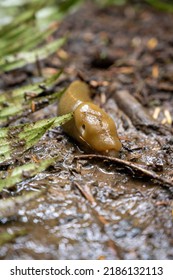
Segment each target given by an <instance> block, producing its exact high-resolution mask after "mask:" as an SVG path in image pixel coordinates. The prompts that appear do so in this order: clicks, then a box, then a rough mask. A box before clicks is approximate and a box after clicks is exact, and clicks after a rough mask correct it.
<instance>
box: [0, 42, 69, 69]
mask: <svg viewBox="0 0 173 280" xmlns="http://www.w3.org/2000/svg"><path fill="white" fill-rule="evenodd" d="M65 41H66V38H60V39H57V40H55V41H53V42H50V43H48V44H47V45H45V46H43V47H40V48H37V49H35V50H33V51H30V52H23V53H18V54H17V55H15V56H14V55H11V56H10V55H9V56H5V57H3V58H2V59H0V73H2V72H6V71H11V70H14V69H17V68H21V67H23V66H25V65H27V64H31V63H34V62H36V61H37V60H42V59H45V58H47V57H48V56H50V55H51V54H53V53H55V52H56V51H57V50H58V49H59V48H60V47H61V46H62V45H63V44H64V43H65Z"/></svg>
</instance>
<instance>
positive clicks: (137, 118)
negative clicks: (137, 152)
mask: <svg viewBox="0 0 173 280" xmlns="http://www.w3.org/2000/svg"><path fill="white" fill-rule="evenodd" d="M113 98H114V99H115V101H116V103H117V105H118V106H119V108H120V109H121V110H122V111H123V112H124V113H125V114H126V115H127V116H128V117H129V118H130V120H131V121H132V123H133V125H134V126H135V127H136V128H137V129H140V130H142V131H143V132H144V133H146V134H149V133H151V132H152V133H155V134H156V133H157V134H160V135H170V134H171V135H172V132H173V130H172V128H170V127H169V126H163V125H162V124H160V123H159V122H157V121H156V120H154V119H153V118H152V117H151V116H150V115H149V114H148V113H147V111H146V110H145V108H144V107H143V106H142V104H141V103H139V102H138V100H137V99H136V98H135V97H133V96H132V95H131V94H130V92H128V91H127V90H119V91H116V92H114V94H113Z"/></svg>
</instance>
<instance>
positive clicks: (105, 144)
mask: <svg viewBox="0 0 173 280" xmlns="http://www.w3.org/2000/svg"><path fill="white" fill-rule="evenodd" d="M74 122H75V126H76V129H77V132H78V138H79V140H80V141H81V142H85V143H87V145H88V146H89V147H90V148H91V149H93V150H96V151H98V152H102V153H107V152H110V151H115V152H118V151H120V149H121V147H122V145H121V142H120V140H119V138H118V135H117V130H116V126H115V124H114V121H113V119H112V118H111V117H110V116H109V115H108V114H107V113H106V112H105V111H104V110H102V109H100V108H99V107H98V106H97V105H95V104H93V103H90V102H85V103H81V104H80V105H79V106H78V107H77V108H76V110H75V111H74Z"/></svg>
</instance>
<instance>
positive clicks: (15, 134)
mask: <svg viewBox="0 0 173 280" xmlns="http://www.w3.org/2000/svg"><path fill="white" fill-rule="evenodd" d="M71 118H72V114H67V115H63V116H59V117H55V118H50V119H44V120H40V121H37V122H35V123H31V124H24V125H18V126H13V127H12V126H11V127H7V128H1V129H0V163H3V162H4V161H6V160H9V159H11V158H15V157H16V156H20V155H22V154H23V153H24V152H25V151H26V150H28V149H29V148H31V147H32V146H33V145H35V144H36V143H37V142H38V141H39V140H40V138H41V137H42V136H43V135H44V133H45V132H46V131H47V130H48V129H50V128H52V127H55V126H59V125H62V124H63V123H65V122H67V121H68V120H70V119H71Z"/></svg>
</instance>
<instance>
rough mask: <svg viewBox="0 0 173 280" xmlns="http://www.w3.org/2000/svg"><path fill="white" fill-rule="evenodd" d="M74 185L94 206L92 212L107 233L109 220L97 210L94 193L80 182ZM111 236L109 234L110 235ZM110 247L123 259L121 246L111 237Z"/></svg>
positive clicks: (108, 242)
mask: <svg viewBox="0 0 173 280" xmlns="http://www.w3.org/2000/svg"><path fill="white" fill-rule="evenodd" d="M74 185H75V186H76V187H77V188H78V189H79V191H80V192H81V193H82V195H83V196H84V197H85V198H86V199H87V201H88V202H89V203H90V204H91V206H93V207H92V208H91V210H92V212H93V213H94V215H95V216H96V218H97V219H98V220H99V222H100V224H101V226H102V227H103V231H104V233H105V234H106V235H108V234H107V232H106V230H105V225H107V224H108V221H107V220H106V219H105V218H104V217H103V216H102V215H100V214H99V213H98V211H97V210H96V208H95V207H96V206H97V202H96V201H95V199H94V197H93V195H92V193H91V192H90V190H89V189H87V190H86V187H85V188H83V187H82V186H81V185H80V184H79V183H77V182H74ZM108 237H109V236H108ZM107 244H108V247H110V248H111V249H112V250H113V251H114V253H115V255H116V256H117V258H118V259H122V253H121V248H120V247H119V246H118V245H117V244H116V243H115V241H114V240H112V239H111V238H110V239H109V240H108V241H107Z"/></svg>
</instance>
